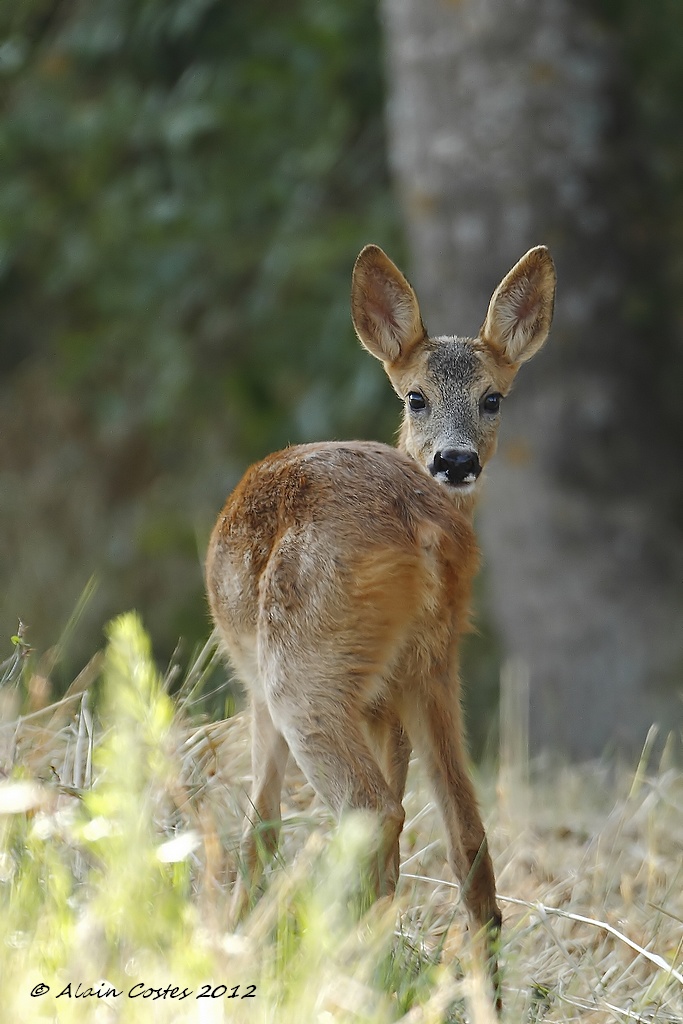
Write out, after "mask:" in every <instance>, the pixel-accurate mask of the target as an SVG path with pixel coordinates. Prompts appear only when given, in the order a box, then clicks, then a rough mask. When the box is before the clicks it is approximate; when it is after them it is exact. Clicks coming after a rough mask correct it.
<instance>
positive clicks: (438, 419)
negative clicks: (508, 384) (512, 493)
mask: <svg viewBox="0 0 683 1024" xmlns="http://www.w3.org/2000/svg"><path fill="white" fill-rule="evenodd" d="M416 377H419V378H420V379H415V383H414V385H411V387H410V391H409V392H408V394H407V395H406V396H405V398H406V417H409V419H410V435H411V448H412V449H413V452H414V454H415V455H416V456H417V457H418V458H419V461H420V462H422V464H423V465H425V466H426V467H427V468H428V469H429V471H430V472H431V474H432V475H433V476H434V477H435V478H436V479H437V480H439V481H440V482H442V483H445V484H447V485H450V486H456V487H457V488H458V490H460V491H461V492H462V491H465V492H466V491H468V490H470V489H472V488H473V487H474V484H475V482H476V480H477V478H478V476H479V473H480V472H481V467H482V465H483V464H484V463H485V462H486V461H487V460H488V458H489V457H490V456H491V454H492V453H493V448H494V447H495V435H496V430H497V426H498V421H499V418H500V413H499V411H498V409H496V408H488V407H487V405H488V406H494V407H495V405H496V400H495V399H492V398H489V402H488V403H486V399H487V397H489V396H494V395H500V394H501V382H500V381H495V380H494V378H493V377H492V376H491V372H490V359H488V360H487V359H486V358H485V357H484V355H483V353H482V352H481V350H480V348H479V346H478V345H477V343H476V342H473V341H471V340H470V339H467V338H433V339H431V341H430V352H429V355H428V357H427V361H426V373H420V374H418V375H416ZM418 394H419V395H421V396H422V397H423V398H424V401H425V405H424V408H421V409H420V408H413V407H412V404H413V402H414V403H415V404H417V405H419V404H420V403H419V402H415V400H414V398H413V399H412V401H411V396H414V395H418Z"/></svg>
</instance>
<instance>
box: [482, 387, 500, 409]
mask: <svg viewBox="0 0 683 1024" xmlns="http://www.w3.org/2000/svg"><path fill="white" fill-rule="evenodd" d="M502 397H503V396H502V395H499V394H498V392H497V391H494V392H493V394H490V395H486V396H485V397H484V400H483V401H482V403H481V407H482V409H483V410H484V412H489V413H496V412H499V411H500V403H501V399H502Z"/></svg>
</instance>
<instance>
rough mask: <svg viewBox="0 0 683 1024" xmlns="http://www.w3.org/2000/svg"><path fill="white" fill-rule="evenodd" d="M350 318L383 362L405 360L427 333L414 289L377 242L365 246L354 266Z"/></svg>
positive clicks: (368, 348) (367, 345) (367, 346)
mask: <svg viewBox="0 0 683 1024" xmlns="http://www.w3.org/2000/svg"><path fill="white" fill-rule="evenodd" d="M351 317H352V319H353V326H354V328H355V331H356V334H357V335H358V338H359V339H360V341H361V343H362V344H363V345H364V346H365V348H366V349H367V350H368V352H370V353H371V354H372V355H373V356H375V358H376V359H381V360H382V362H384V363H397V362H399V361H400V360H402V359H405V358H406V356H407V355H408V354H409V353H410V352H411V351H412V349H413V348H414V347H415V345H416V344H417V343H418V342H419V341H421V340H422V339H423V338H424V337H425V336H426V332H425V329H424V326H423V324H422V319H421V317H420V308H419V306H418V304H417V298H416V296H415V292H414V291H413V289H412V288H411V286H410V285H409V284H408V282H407V281H406V279H405V277H404V276H403V274H402V273H401V271H400V270H399V269H398V268H397V267H396V266H394V264H393V263H392V262H391V260H390V259H389V257H388V256H387V255H386V254H385V253H384V252H382V250H381V249H380V248H379V246H377V245H366V246H365V248H364V249H363V250H362V251H361V253H360V254H359V256H358V259H357V260H356V264H355V266H354V268H353V278H352V282H351Z"/></svg>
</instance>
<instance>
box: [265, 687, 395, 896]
mask: <svg viewBox="0 0 683 1024" xmlns="http://www.w3.org/2000/svg"><path fill="white" fill-rule="evenodd" d="M360 688H361V689H362V686H361V687H360ZM272 689H273V691H274V692H275V696H274V697H273V699H272V700H271V701H270V707H271V713H272V715H273V718H274V720H275V721H276V723H277V726H278V728H279V729H281V730H282V733H283V734H284V736H286V738H287V743H288V744H289V748H290V750H291V752H292V755H293V757H294V759H295V761H296V762H297V764H298V765H299V767H300V768H301V770H302V771H303V773H304V775H305V776H306V778H307V779H308V781H309V782H310V784H311V785H312V786H313V788H314V789H315V790H316V792H317V793H318V794H319V795H320V796H321V797H322V799H323V800H324V801H325V802H326V803H327V804H328V806H329V807H330V808H331V809H332V810H333V811H334V812H335V813H336V814H338V815H339V814H342V813H343V812H344V811H347V810H367V811H371V812H373V813H374V815H375V816H376V818H377V821H378V833H377V839H376V846H375V847H374V848H373V849H372V851H368V854H369V856H368V862H367V864H368V867H367V870H368V883H369V886H370V893H371V895H372V897H373V898H374V899H377V898H379V897H380V896H385V895H392V894H393V892H394V890H395V888H396V881H397V867H398V852H397V851H398V838H399V835H400V833H401V829H402V828H403V820H404V817H405V815H404V811H403V806H402V804H401V802H400V800H397V799H396V797H395V795H394V794H393V793H392V791H391V789H390V788H389V785H388V784H387V781H386V779H385V778H384V775H383V774H382V771H381V770H380V768H379V765H378V764H377V761H376V760H375V758H374V757H373V755H372V753H371V750H370V747H369V745H368V742H367V740H366V737H365V735H364V732H363V726H362V715H361V713H360V711H359V710H358V709H357V708H355V707H354V704H353V703H352V702H351V701H349V700H348V694H349V692H350V691H356V686H350V685H349V681H348V679H347V680H335V679H334V678H333V677H329V678H325V679H320V678H315V677H312V676H311V675H308V676H307V678H306V685H305V689H306V697H305V698H303V695H302V693H301V689H302V685H301V679H300V678H295V679H294V680H293V681H292V680H287V679H286V678H283V676H282V675H279V677H278V678H277V679H276V680H274V681H273V687H272ZM345 692H346V694H347V699H344V696H343V695H344V693H345ZM356 692H357V691H356Z"/></svg>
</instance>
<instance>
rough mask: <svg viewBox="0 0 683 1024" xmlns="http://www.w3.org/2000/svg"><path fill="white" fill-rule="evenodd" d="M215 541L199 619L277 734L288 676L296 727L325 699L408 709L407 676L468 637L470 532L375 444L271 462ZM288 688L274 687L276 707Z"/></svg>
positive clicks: (405, 462) (432, 486)
mask: <svg viewBox="0 0 683 1024" xmlns="http://www.w3.org/2000/svg"><path fill="white" fill-rule="evenodd" d="M216 541H217V542H216V544H215V546H214V547H213V549H212V556H213V557H212V559H211V562H210V564H209V565H208V566H207V576H208V581H209V594H210V595H212V611H213V614H214V617H215V618H216V619H217V620H218V621H220V622H221V626H222V632H223V636H224V638H225V640H226V644H227V647H228V650H229V652H230V653H231V655H232V657H233V661H234V662H235V664H236V666H237V667H238V671H239V669H240V664H244V663H245V662H246V661H248V662H249V668H247V666H246V665H245V668H246V674H247V676H249V675H251V678H243V681H244V682H245V684H246V685H247V686H248V687H249V689H250V690H251V691H252V693H257V694H258V695H259V696H261V697H262V698H263V699H265V700H266V702H267V703H268V704H269V706H270V709H271V714H272V715H273V718H274V722H275V724H276V725H277V724H278V718H279V717H280V716H279V715H278V713H277V712H278V708H277V705H278V695H280V697H281V699H285V698H284V697H283V695H282V694H279V691H280V689H281V687H282V685H283V677H287V676H288V675H289V673H288V672H287V666H288V665H291V666H292V670H293V671H294V672H295V673H298V674H299V675H300V677H301V682H300V685H299V687H298V688H297V693H298V698H299V701H300V702H301V704H302V705H305V706H301V707H300V711H301V713H302V714H305V715H306V716H307V717H317V715H318V714H326V713H328V712H329V710H330V707H329V706H330V702H334V703H335V704H336V705H337V709H338V708H339V707H340V706H341V707H343V706H344V705H345V704H346V703H347V702H349V701H352V702H353V706H354V708H355V707H356V706H357V705H358V702H359V699H360V701H361V703H362V704H363V705H369V704H371V703H372V702H373V701H375V700H376V698H377V697H380V696H381V697H384V696H385V693H386V690H387V687H388V684H389V683H391V687H390V688H391V699H392V702H396V703H400V704H404V702H405V701H407V702H408V703H409V704H412V700H411V695H412V696H413V697H414V696H416V693H415V691H416V689H419V683H420V679H421V678H427V677H429V678H431V677H433V675H434V674H435V672H436V673H437V674H438V673H439V671H444V670H445V668H446V666H447V665H451V664H452V662H453V654H454V649H455V647H457V641H458V639H459V638H460V637H461V635H462V633H463V632H464V631H466V630H467V628H468V608H467V597H468V593H469V581H470V580H471V578H472V576H473V575H474V572H475V570H476V564H477V559H478V553H477V546H476V541H475V536H474V532H473V529H472V526H471V524H470V522H468V519H467V518H466V516H465V515H463V514H462V513H461V512H460V511H459V510H458V508H457V506H456V505H455V504H454V503H453V502H452V501H451V499H450V498H449V496H448V494H447V493H445V491H444V489H443V488H442V486H441V485H440V484H438V483H436V482H435V481H434V480H433V479H432V478H430V477H429V476H428V475H427V473H426V472H425V471H424V470H423V469H422V468H421V467H420V466H418V465H417V464H416V463H415V461H414V460H412V459H411V458H409V457H408V456H406V455H403V454H402V453H401V452H399V451H397V450H396V449H394V448H390V447H388V446H387V445H382V444H378V443H374V442H363V441H355V442H339V443H336V442H328V443H321V444H311V445H301V446H297V447H293V448H289V449H286V450H285V451H283V452H278V453H276V454H274V455H270V456H269V457H268V458H266V459H264V460H263V461H262V462H260V463H257V464H256V465H254V466H253V467H252V468H251V469H250V470H249V471H248V472H247V474H246V476H245V477H244V478H243V480H242V482H241V484H240V485H239V486H238V488H237V489H236V490H235V492H234V493H233V494H232V496H231V498H230V499H229V500H228V503H227V504H226V507H225V508H224V510H223V514H222V516H221V519H220V521H219V534H218V537H217V539H216ZM226 627H227V629H226ZM226 634H228V635H226ZM229 634H232V636H230V635H229ZM247 638H248V639H247ZM247 647H251V650H249V651H248V650H247V649H246V648H247ZM254 670H255V671H254ZM242 674H243V673H242V672H240V675H242ZM313 677H316V678H317V679H318V686H317V687H316V688H315V690H314V691H313V692H311V688H310V680H311V679H312V678H313ZM326 678H329V682H330V684H331V685H329V686H325V679H326ZM292 684H295V680H292V679H287V680H286V682H285V683H284V685H286V690H287V698H289V699H291V686H292ZM454 685H455V686H457V681H456V680H454ZM341 687H343V689H341ZM304 689H305V691H306V693H305V696H304V692H303V691H304ZM404 691H407V693H406V692H404ZM318 701H319V702H320V704H319V706H318V705H317V702H318ZM348 710H349V711H350V710H351V708H350V706H349V707H348ZM334 717H335V718H336V717H337V716H336V715H335V716H334Z"/></svg>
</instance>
